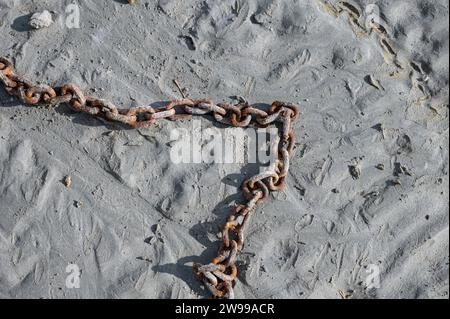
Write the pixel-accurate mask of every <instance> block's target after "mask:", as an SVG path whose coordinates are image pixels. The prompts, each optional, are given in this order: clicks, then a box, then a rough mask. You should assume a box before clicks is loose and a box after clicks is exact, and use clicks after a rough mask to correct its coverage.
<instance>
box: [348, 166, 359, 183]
mask: <svg viewBox="0 0 450 319" xmlns="http://www.w3.org/2000/svg"><path fill="white" fill-rule="evenodd" d="M348 170H349V172H350V175H351V176H352V178H353V179H354V180H357V179H359V177H360V176H361V168H360V167H359V165H349V166H348Z"/></svg>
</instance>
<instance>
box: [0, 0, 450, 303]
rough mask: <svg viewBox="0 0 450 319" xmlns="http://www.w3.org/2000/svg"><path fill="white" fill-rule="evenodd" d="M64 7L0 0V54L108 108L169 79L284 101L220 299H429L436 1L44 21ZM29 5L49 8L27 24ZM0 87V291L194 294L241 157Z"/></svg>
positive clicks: (85, 6)
mask: <svg viewBox="0 0 450 319" xmlns="http://www.w3.org/2000/svg"><path fill="white" fill-rule="evenodd" d="M64 2H65V1H60V0H58V1H57V0H53V1H24V0H15V1H13V0H0V56H9V57H10V58H12V60H13V61H14V63H15V65H16V66H17V72H18V73H20V74H23V75H26V76H27V77H29V78H31V79H35V80H38V81H42V82H47V83H50V84H53V85H60V84H62V83H65V82H76V83H78V84H80V85H81V86H82V87H83V89H85V90H86V92H88V93H89V94H92V95H94V96H99V97H104V98H108V99H111V100H113V101H115V102H116V103H117V105H119V106H121V107H125V108H126V107H129V106H136V105H146V104H148V103H150V102H154V101H166V100H169V99H173V98H180V93H179V91H178V89H177V87H176V86H175V84H174V83H173V80H174V79H177V80H178V82H179V83H181V85H182V86H183V87H185V88H186V89H187V92H188V93H189V96H191V97H211V98H213V99H214V100H215V101H222V100H228V97H229V96H235V95H239V96H244V97H246V98H247V99H248V100H249V101H250V102H252V103H269V102H271V101H273V100H276V99H281V100H285V101H289V102H294V103H298V104H299V105H300V106H301V109H302V115H301V120H300V122H299V124H298V125H297V126H296V128H295V131H296V134H297V136H298V137H299V140H298V143H297V147H296V151H295V155H294V158H293V160H292V167H291V169H290V176H289V179H288V186H287V188H286V189H285V190H284V191H283V192H281V193H280V194H276V195H275V196H272V198H271V199H270V200H269V202H268V203H267V204H265V205H264V206H263V207H262V209H259V210H257V211H256V212H255V215H254V218H253V220H252V223H251V226H250V227H249V230H248V236H247V244H246V246H245V249H244V252H243V253H242V254H240V256H239V263H238V266H239V273H240V275H239V280H238V282H237V285H236V288H235V290H236V295H237V297H241V298H343V297H344V298H448V297H449V296H448V290H449V266H448V262H449V228H448V219H449V218H448V217H449V212H448V211H449V204H448V202H449V193H448V186H449V177H448V170H449V158H448V154H449V149H448V145H449V144H448V143H449V130H448V72H449V68H448V59H449V53H448V52H449V40H448V35H449V31H448V17H449V15H448V12H449V8H448V1H445V0H439V1H421V0H415V1H406V0H403V1H398V0H396V1H394V0H384V1H376V2H375V3H376V5H377V8H379V13H380V15H379V18H380V19H379V20H377V21H376V23H374V21H372V20H371V19H370V14H371V11H370V10H369V9H370V8H372V9H373V7H370V6H369V4H371V3H372V2H373V1H365V0H362V1H349V2H345V3H344V2H340V3H338V2H337V1H325V0H304V1H298V0H284V1H275V0H249V1H243V0H242V1H240V0H238V1H218V0H217V1H212V0H206V1H196V0H192V1H175V0H160V1H159V4H158V5H157V4H154V2H153V1H140V0H138V1H137V4H135V5H133V6H130V5H128V4H126V2H127V1H112V0H110V1H106V0H102V1H98V0H96V1H93V0H86V1H81V2H80V8H81V28H80V29H69V28H67V27H65V26H64V24H63V23H60V22H58V21H64V17H65V15H66V14H65V13H64V12H65V6H63V5H62V4H61V3H64ZM44 9H48V10H53V16H54V18H55V20H57V22H56V23H54V24H53V25H52V26H51V27H49V28H48V29H41V30H37V31H31V30H30V29H29V28H28V27H27V20H28V18H29V15H30V14H31V13H33V12H36V11H42V10H44ZM58 17H60V18H61V20H58ZM0 101H1V102H0V297H4V298H16V297H31V298H41V297H42V298H73V297H75V298H79V297H84V298H86V297H88V298H105V297H114V298H131V297H136V298H181V297H185V298H204V297H209V294H208V293H207V292H206V291H204V290H203V289H202V287H201V285H200V283H199V282H198V281H197V280H196V279H195V278H194V275H193V273H192V269H191V265H192V262H201V263H207V262H209V261H210V259H211V258H212V257H213V255H214V254H215V252H216V249H217V244H218V237H217V235H218V233H219V231H220V227H221V225H222V224H223V222H224V221H225V218H226V216H227V215H228V214H229V206H232V205H233V204H234V203H235V202H238V201H239V200H240V199H241V197H240V195H236V194H237V193H238V187H239V186H240V184H241V182H242V181H243V178H244V174H247V175H248V176H251V173H254V172H255V171H257V169H258V167H255V165H251V164H249V165H241V164H181V165H175V164H173V163H172V162H171V161H170V158H169V151H170V143H169V141H170V139H169V136H170V132H171V130H172V129H174V128H180V127H182V128H186V129H190V128H191V123H190V122H183V123H180V122H161V123H159V124H157V125H155V126H152V127H150V128H146V129H140V130H127V129H124V128H122V127H118V126H112V125H105V124H104V123H103V122H101V121H99V120H97V119H95V118H90V117H88V116H86V115H80V114H75V113H73V112H72V111H70V109H69V108H68V107H66V106H61V107H59V108H57V109H54V110H52V109H44V108H29V107H24V106H22V105H19V104H18V103H17V102H16V101H15V100H14V99H12V98H10V97H9V96H7V95H6V94H5V92H4V91H3V90H0ZM202 124H203V126H204V127H211V126H212V124H211V122H210V121H208V120H207V119H205V120H203V121H202ZM65 176H71V179H72V185H71V186H70V187H69V188H68V187H66V186H65V185H64V183H63V181H64V178H65ZM69 264H76V265H78V266H79V267H80V269H81V282H80V288H79V289H68V288H67V287H66V277H67V276H68V275H69V274H68V273H66V267H67V265H69ZM374 267H375V268H374ZM373 269H378V270H379V271H380V274H379V275H380V276H379V278H380V286H379V288H378V289H367V288H366V280H367V277H368V275H370V274H371V273H373Z"/></svg>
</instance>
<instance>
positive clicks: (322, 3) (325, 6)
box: [317, 0, 339, 17]
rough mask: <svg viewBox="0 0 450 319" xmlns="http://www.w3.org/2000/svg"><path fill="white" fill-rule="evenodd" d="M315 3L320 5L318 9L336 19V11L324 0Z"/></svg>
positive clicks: (337, 14)
mask: <svg viewBox="0 0 450 319" xmlns="http://www.w3.org/2000/svg"><path fill="white" fill-rule="evenodd" d="M317 2H318V3H319V5H320V9H322V10H323V11H325V12H326V13H328V14H330V15H332V16H334V17H338V16H339V12H338V10H337V9H336V8H335V6H334V5H332V4H331V3H330V2H328V1H326V0H317Z"/></svg>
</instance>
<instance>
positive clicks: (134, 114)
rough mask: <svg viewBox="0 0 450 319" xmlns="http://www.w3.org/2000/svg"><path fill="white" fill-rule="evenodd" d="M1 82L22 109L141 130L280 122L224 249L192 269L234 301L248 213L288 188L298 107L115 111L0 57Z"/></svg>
mask: <svg viewBox="0 0 450 319" xmlns="http://www.w3.org/2000/svg"><path fill="white" fill-rule="evenodd" d="M0 83H1V84H2V85H3V87H4V88H5V90H6V92H7V93H9V94H10V95H12V96H15V97H17V98H19V99H20V100H21V101H22V102H23V103H24V104H26V105H36V104H40V105H46V106H48V107H54V106H56V105H59V104H69V105H70V107H71V108H72V109H74V110H75V111H77V112H80V113H86V114H89V115H92V116H96V117H99V118H102V119H103V120H106V121H108V122H118V123H122V124H126V125H129V126H131V127H133V128H142V127H147V126H149V125H152V124H154V123H155V122H156V121H158V120H160V119H169V120H179V119H184V118H190V117H192V116H193V115H207V114H210V115H213V116H214V118H215V120H216V121H218V122H220V123H224V124H226V125H231V126H234V127H248V126H250V125H253V126H254V127H267V126H269V125H271V124H276V123H278V122H281V129H280V136H279V138H278V139H277V141H276V143H274V145H272V147H274V148H275V152H276V154H277V161H276V162H275V163H274V164H273V165H272V166H271V167H269V169H268V170H267V171H265V172H262V173H260V174H258V175H255V176H253V177H251V178H249V179H247V180H246V181H245V182H244V183H243V185H242V192H243V195H244V197H245V199H246V202H245V204H242V205H239V206H237V207H235V208H234V209H233V213H232V214H231V215H230V216H229V218H228V220H227V223H226V224H225V225H224V227H223V230H222V245H221V247H220V249H219V252H218V255H217V257H216V258H214V259H213V261H212V262H211V263H210V264H208V265H200V264H194V267H193V269H194V273H195V274H196V275H197V276H198V278H199V279H200V280H201V281H202V282H203V284H204V286H205V287H206V288H207V289H208V290H209V291H210V292H211V293H212V294H213V296H215V297H217V298H233V297H234V291H233V284H234V283H235V281H236V279H237V275H238V269H237V266H236V257H237V254H238V252H239V251H241V250H242V249H243V247H244V239H245V238H244V235H245V230H246V228H247V227H248V225H249V221H250V218H251V215H252V214H251V212H252V211H253V210H254V209H255V207H256V206H257V205H261V204H262V203H264V202H265V201H266V200H267V198H268V197H269V193H270V192H271V191H272V192H278V191H281V190H282V189H283V188H284V187H285V185H286V178H287V175H288V171H289V166H290V158H291V157H292V153H293V150H294V146H295V135H294V132H293V128H292V127H293V123H294V122H295V121H296V120H297V119H298V117H299V108H298V107H297V106H295V105H293V104H289V103H284V102H280V101H275V102H273V103H272V105H271V106H270V108H269V109H268V111H263V110H260V109H257V108H255V107H253V106H251V105H249V104H248V103H247V102H246V101H245V100H244V99H241V100H240V101H239V103H238V104H237V105H231V104H227V103H222V104H215V103H213V102H212V101H210V100H190V99H185V100H177V101H171V102H170V103H168V104H167V105H166V106H165V107H162V108H158V109H156V108H153V107H149V106H144V107H133V108H130V109H128V110H119V109H118V108H117V107H116V106H115V105H114V104H113V103H111V102H109V101H107V100H103V99H97V98H94V97H90V96H85V95H84V93H83V92H82V90H81V89H80V88H79V87H78V86H77V85H75V84H66V85H63V86H62V87H61V88H52V87H50V86H48V85H37V84H34V83H32V82H30V81H28V80H26V79H24V78H22V77H20V76H18V75H16V74H15V73H14V68H13V65H12V63H11V62H9V61H8V60H7V59H5V58H2V57H0Z"/></svg>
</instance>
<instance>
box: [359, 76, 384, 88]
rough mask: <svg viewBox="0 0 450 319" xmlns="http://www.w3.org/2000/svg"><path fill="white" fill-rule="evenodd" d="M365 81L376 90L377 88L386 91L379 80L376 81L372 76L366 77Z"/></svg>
mask: <svg viewBox="0 0 450 319" xmlns="http://www.w3.org/2000/svg"><path fill="white" fill-rule="evenodd" d="M364 81H365V82H366V83H367V84H369V85H371V86H373V87H374V88H376V89H377V90H383V91H384V87H383V86H382V85H381V83H380V81H378V80H377V79H375V78H374V77H373V76H372V75H370V74H368V75H366V76H365V77H364Z"/></svg>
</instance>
